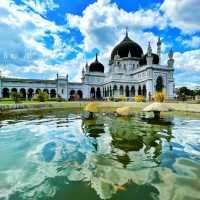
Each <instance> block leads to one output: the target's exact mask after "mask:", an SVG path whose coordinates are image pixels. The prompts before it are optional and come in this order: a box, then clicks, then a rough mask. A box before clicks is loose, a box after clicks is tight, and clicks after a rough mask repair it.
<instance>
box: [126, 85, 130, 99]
mask: <svg viewBox="0 0 200 200" xmlns="http://www.w3.org/2000/svg"><path fill="white" fill-rule="evenodd" d="M126 97H129V86H128V85H127V86H126Z"/></svg>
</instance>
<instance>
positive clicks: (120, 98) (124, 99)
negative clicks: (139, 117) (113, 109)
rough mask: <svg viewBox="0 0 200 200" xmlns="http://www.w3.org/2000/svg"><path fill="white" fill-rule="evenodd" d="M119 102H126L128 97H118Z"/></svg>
mask: <svg viewBox="0 0 200 200" xmlns="http://www.w3.org/2000/svg"><path fill="white" fill-rule="evenodd" d="M117 100H118V101H126V100H127V97H125V96H119V97H117Z"/></svg>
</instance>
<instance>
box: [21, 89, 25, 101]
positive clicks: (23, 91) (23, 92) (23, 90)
mask: <svg viewBox="0 0 200 200" xmlns="http://www.w3.org/2000/svg"><path fill="white" fill-rule="evenodd" d="M20 93H21V96H22V99H26V90H25V89H24V88H21V89H20Z"/></svg>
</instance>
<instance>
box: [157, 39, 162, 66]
mask: <svg viewBox="0 0 200 200" xmlns="http://www.w3.org/2000/svg"><path fill="white" fill-rule="evenodd" d="M161 45H162V42H161V40H160V37H159V38H158V42H157V54H158V56H159V64H161Z"/></svg>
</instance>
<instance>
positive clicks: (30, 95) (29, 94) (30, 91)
mask: <svg viewBox="0 0 200 200" xmlns="http://www.w3.org/2000/svg"><path fill="white" fill-rule="evenodd" d="M33 93H34V90H33V89H32V88H29V89H28V99H32V97H33Z"/></svg>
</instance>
